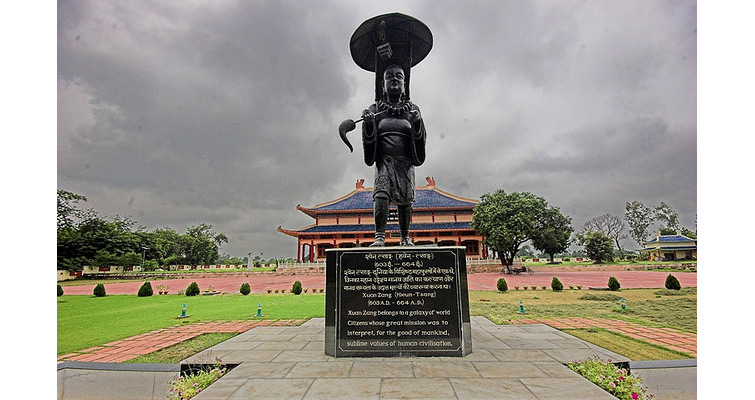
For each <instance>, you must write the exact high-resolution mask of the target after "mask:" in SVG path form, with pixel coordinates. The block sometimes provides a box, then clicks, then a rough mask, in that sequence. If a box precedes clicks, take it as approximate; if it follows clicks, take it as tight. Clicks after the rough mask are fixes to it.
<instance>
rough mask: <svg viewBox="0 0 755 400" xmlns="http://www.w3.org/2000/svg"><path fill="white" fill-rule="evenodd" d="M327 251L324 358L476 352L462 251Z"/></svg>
mask: <svg viewBox="0 0 755 400" xmlns="http://www.w3.org/2000/svg"><path fill="white" fill-rule="evenodd" d="M326 252H327V266H326V290H325V354H327V355H331V356H335V357H410V356H421V357H431V356H445V357H462V356H465V355H467V354H469V353H471V352H472V335H471V329H470V325H469V296H468V293H467V269H466V259H465V252H464V248H463V247H423V246H415V247H382V248H352V249H329V250H326Z"/></svg>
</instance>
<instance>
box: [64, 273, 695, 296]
mask: <svg viewBox="0 0 755 400" xmlns="http://www.w3.org/2000/svg"><path fill="white" fill-rule="evenodd" d="M668 274H669V273H668V272H658V271H580V272H556V271H552V272H547V273H546V272H535V274H534V275H502V274H499V273H478V274H470V275H469V276H468V277H467V279H468V287H469V290H495V289H496V281H498V278H504V279H506V283H507V284H508V286H509V288H513V287H514V286H525V285H526V286H532V285H535V286H538V287H540V286H547V287H548V288H549V289H550V284H551V279H553V277H554V276H557V277H558V279H559V280H560V281H561V283H563V284H564V288H568V287H569V285H572V286H577V285H581V286H582V289H583V290H584V289H587V288H588V287H591V286H592V287H607V285H608V278H609V277H611V276H615V277H616V279H618V280H619V282H620V283H621V287H622V288H624V289H628V288H662V287H664V284H665V282H666V276H668ZM674 276H676V278H677V279H679V282H680V283H681V285H682V287H691V286H697V273H696V272H684V273H681V272H680V273H675V274H674ZM296 280H298V281H301V284H302V287H304V288H309V289H318V290H319V289H321V288H322V289H324V288H325V275H301V276H300V275H297V276H290V275H286V276H282V275H253V276H248V277H244V276H233V277H218V278H181V279H165V280H154V281H151V282H152V289H153V290H154V291H155V295H157V289H156V286H157V285H164V286H168V287H169V288H170V293H171V294H176V293H177V292H178V291H179V290H185V289H186V287H187V286H189V284H190V283H191V282H197V284H198V285H199V288H200V289H202V290H204V289H207V288H208V287H209V286H212V287H213V288H214V289H215V290H216V291H219V292H224V293H238V291H239V286H240V285H241V284H242V283H244V282H247V283H249V285H250V286H251V289H252V293H267V289H286V291H289V290H291V285H292V284H293V283H294V281H296ZM141 285H142V282H141V281H137V282H124V283H106V284H105V291H106V292H107V294H136V293H137V292H138V291H139V287H140V286H141ZM93 289H94V285H81V286H65V287H63V291H64V292H65V294H66V295H91V294H92V290H93Z"/></svg>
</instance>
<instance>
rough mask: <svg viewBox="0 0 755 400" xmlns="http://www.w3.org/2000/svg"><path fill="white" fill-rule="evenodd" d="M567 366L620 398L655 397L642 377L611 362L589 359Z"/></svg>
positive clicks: (643, 399)
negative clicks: (645, 385)
mask: <svg viewBox="0 0 755 400" xmlns="http://www.w3.org/2000/svg"><path fill="white" fill-rule="evenodd" d="M566 366H567V367H569V369H571V370H572V371H574V372H576V373H578V374H580V375H582V376H584V377H585V378H587V380H589V381H590V382H592V383H594V384H596V385H598V386H599V387H600V388H601V389H603V390H605V391H607V392H608V393H610V394H612V395H614V396H615V397H616V398H618V399H620V400H630V399H636V400H649V399H652V398H653V396H652V395H649V394H648V393H647V389H646V388H645V387H644V386H643V385H642V378H640V377H637V376H634V375H631V374H630V373H629V371H627V370H625V369H622V368H619V367H617V366H616V365H614V364H611V363H610V362H607V361H603V360H599V359H587V360H584V361H580V362H576V363H570V364H566Z"/></svg>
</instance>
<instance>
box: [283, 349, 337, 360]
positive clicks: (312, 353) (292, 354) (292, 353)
mask: <svg viewBox="0 0 755 400" xmlns="http://www.w3.org/2000/svg"><path fill="white" fill-rule="evenodd" d="M330 358H333V357H330V356H326V355H325V353H323V351H322V350H282V351H281V352H280V354H278V356H277V357H275V358H274V359H273V360H272V361H275V362H286V361H294V362H299V361H328V359H330Z"/></svg>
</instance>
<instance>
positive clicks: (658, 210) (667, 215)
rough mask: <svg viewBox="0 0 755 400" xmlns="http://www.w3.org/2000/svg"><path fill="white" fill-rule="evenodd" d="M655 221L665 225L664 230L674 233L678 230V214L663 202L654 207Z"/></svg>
mask: <svg viewBox="0 0 755 400" xmlns="http://www.w3.org/2000/svg"><path fill="white" fill-rule="evenodd" d="M655 219H656V220H658V221H660V222H661V223H663V224H665V226H663V227H664V228H667V229H670V230H673V231H674V232H676V230H678V229H679V214H678V213H677V212H676V211H674V209H673V208H672V207H671V206H670V205H668V204H666V203H664V202H661V204H658V205H657V206H655Z"/></svg>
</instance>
